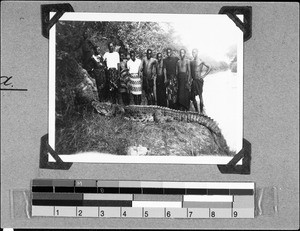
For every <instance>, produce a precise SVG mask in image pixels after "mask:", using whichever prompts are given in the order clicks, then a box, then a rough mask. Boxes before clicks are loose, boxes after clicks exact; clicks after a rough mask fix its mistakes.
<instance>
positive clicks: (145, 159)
mask: <svg viewBox="0 0 300 231" xmlns="http://www.w3.org/2000/svg"><path fill="white" fill-rule="evenodd" d="M54 14H55V12H50V19H51V18H52V17H53V16H54ZM178 16H180V17H178ZM216 16H218V17H224V18H225V17H227V18H228V16H227V15H222V14H201V15H200V14H154V13H151V14H150V13H81V12H79V13H77V12H66V13H64V15H63V16H62V17H61V18H60V19H59V21H153V22H158V21H172V22H176V20H182V19H189V20H195V19H197V18H199V17H205V18H206V19H207V20H209V19H210V17H216ZM238 17H239V18H240V19H241V21H243V16H242V15H238ZM50 19H49V20H50ZM170 19H172V20H170ZM228 20H231V19H229V18H228ZM232 23H234V22H232ZM240 36H241V38H240V39H241V41H242V43H238V44H237V56H238V59H237V74H238V77H239V80H240V82H239V86H241V87H240V88H239V91H240V94H241V97H240V101H239V107H238V108H239V109H240V110H241V112H242V115H243V32H242V31H241V33H240ZM55 44H56V25H55V24H54V25H53V26H52V27H51V28H50V30H49V112H48V113H49V114H48V115H49V117H48V120H49V121H48V143H49V145H50V146H51V147H52V148H53V150H55V89H56V88H55V85H56V82H55V78H56V76H55V74H56V60H55V57H56V45H55ZM241 57H242V58H241ZM240 120H241V121H239V123H240V124H241V125H242V129H240V131H239V132H240V137H241V142H242V139H243V116H241V118H240ZM59 157H60V158H61V159H62V161H64V162H79V163H126V164H130V163H132V164H133V163H143V164H214V165H215V164H221V165H224V164H228V162H229V161H230V160H232V158H233V156H213V155H207V156H189V157H186V156H121V155H113V154H108V153H98V152H86V153H78V154H59ZM48 161H49V162H55V160H54V158H53V157H52V156H51V155H50V154H48ZM237 164H238V165H240V164H242V160H240V161H239V162H238V163H237Z"/></svg>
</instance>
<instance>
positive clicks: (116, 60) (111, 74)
mask: <svg viewBox="0 0 300 231" xmlns="http://www.w3.org/2000/svg"><path fill="white" fill-rule="evenodd" d="M114 48H115V47H114V44H113V43H112V42H110V43H108V50H109V52H106V53H105V54H104V56H103V59H104V62H105V65H106V68H107V74H106V78H107V83H108V85H107V93H108V96H109V97H108V98H109V100H111V101H112V102H113V103H116V102H117V99H118V95H117V94H118V81H119V73H120V55H119V53H118V52H116V51H114Z"/></svg>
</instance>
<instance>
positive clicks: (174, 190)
mask: <svg viewBox="0 0 300 231" xmlns="http://www.w3.org/2000/svg"><path fill="white" fill-rule="evenodd" d="M164 194H179V195H184V194H185V188H164Z"/></svg>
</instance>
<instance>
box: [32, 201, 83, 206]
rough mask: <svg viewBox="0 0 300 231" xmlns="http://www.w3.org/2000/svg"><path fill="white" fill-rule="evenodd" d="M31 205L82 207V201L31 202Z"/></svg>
mask: <svg viewBox="0 0 300 231" xmlns="http://www.w3.org/2000/svg"><path fill="white" fill-rule="evenodd" d="M32 205H44V206H82V205H83V201H82V200H32Z"/></svg>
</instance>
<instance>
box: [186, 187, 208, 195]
mask: <svg viewBox="0 0 300 231" xmlns="http://www.w3.org/2000/svg"><path fill="white" fill-rule="evenodd" d="M186 194H187V195H207V189H203V188H188V189H186Z"/></svg>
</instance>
